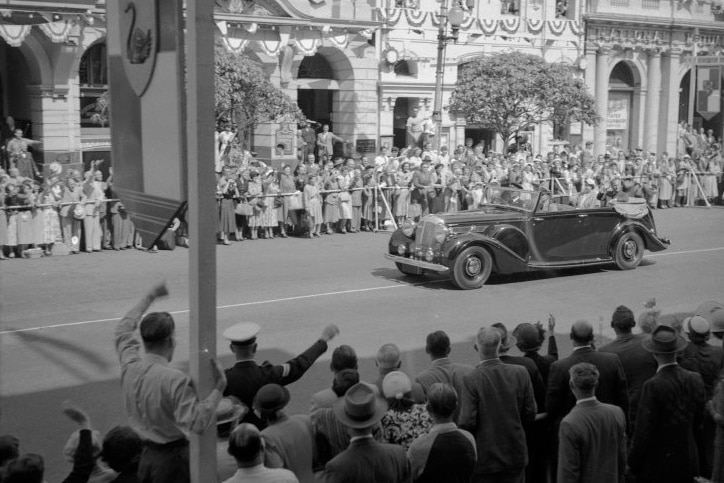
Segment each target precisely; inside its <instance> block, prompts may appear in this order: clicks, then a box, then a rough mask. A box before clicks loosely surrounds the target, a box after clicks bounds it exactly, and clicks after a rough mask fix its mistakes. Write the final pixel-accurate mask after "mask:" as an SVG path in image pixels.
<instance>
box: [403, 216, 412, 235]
mask: <svg viewBox="0 0 724 483" xmlns="http://www.w3.org/2000/svg"><path fill="white" fill-rule="evenodd" d="M401 228H402V233H404V234H405V236H406V237H408V238H409V237H411V236H412V235H414V234H415V222H414V221H412V220H411V219H409V218H405V221H403V222H402V227H401Z"/></svg>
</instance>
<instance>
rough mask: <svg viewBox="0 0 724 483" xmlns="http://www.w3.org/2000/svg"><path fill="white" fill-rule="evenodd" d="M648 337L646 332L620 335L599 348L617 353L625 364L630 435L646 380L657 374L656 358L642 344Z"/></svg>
mask: <svg viewBox="0 0 724 483" xmlns="http://www.w3.org/2000/svg"><path fill="white" fill-rule="evenodd" d="M646 337H648V335H646V334H637V335H633V334H627V335H619V336H618V337H616V340H614V341H613V342H610V343H609V344H606V345H605V346H603V347H601V348H600V349H598V351H599V352H610V353H612V354H616V355H617V356H618V358H619V360H620V361H621V365H622V366H623V372H624V373H625V374H626V387H627V389H628V401H629V429H628V434H629V436H631V435H633V429H634V426H635V421H636V411H637V410H638V406H639V397H640V394H641V388H642V387H643V385H644V382H646V381H648V380H649V379H651V378H652V377H654V374H656V360H655V359H654V356H653V354H651V353H650V352H647V351H646V350H644V348H643V346H642V345H641V341H642V340H643V339H644V338H646Z"/></svg>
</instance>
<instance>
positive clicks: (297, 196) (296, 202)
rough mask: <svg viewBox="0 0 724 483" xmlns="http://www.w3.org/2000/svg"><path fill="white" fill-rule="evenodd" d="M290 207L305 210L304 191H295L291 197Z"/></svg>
mask: <svg viewBox="0 0 724 483" xmlns="http://www.w3.org/2000/svg"><path fill="white" fill-rule="evenodd" d="M289 209H290V210H303V209H304V203H303V202H302V193H294V194H293V195H292V196H290V197H289Z"/></svg>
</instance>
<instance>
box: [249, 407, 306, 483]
mask: <svg viewBox="0 0 724 483" xmlns="http://www.w3.org/2000/svg"><path fill="white" fill-rule="evenodd" d="M261 436H262V438H263V439H264V442H265V443H266V449H265V452H266V457H265V465H266V466H267V467H270V468H279V467H284V468H287V469H289V470H291V471H292V472H293V473H294V474H295V475H296V476H297V479H299V481H300V482H301V483H312V482H314V474H313V473H312V459H313V456H314V430H313V429H312V421H311V419H310V418H309V416H306V415H301V414H299V415H294V416H288V417H284V418H283V419H282V420H280V421H278V422H276V423H274V424H272V425H270V426H268V427H267V428H265V429H264V430H263V431H262V432H261Z"/></svg>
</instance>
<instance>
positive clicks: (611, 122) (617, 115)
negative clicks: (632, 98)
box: [606, 99, 629, 131]
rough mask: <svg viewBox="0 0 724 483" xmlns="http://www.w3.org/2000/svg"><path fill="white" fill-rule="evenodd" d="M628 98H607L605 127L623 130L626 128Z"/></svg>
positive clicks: (610, 129)
mask: <svg viewBox="0 0 724 483" xmlns="http://www.w3.org/2000/svg"><path fill="white" fill-rule="evenodd" d="M628 118H629V113H628V99H609V100H608V116H607V119H606V129H608V130H609V131H624V130H626V129H628Z"/></svg>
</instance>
